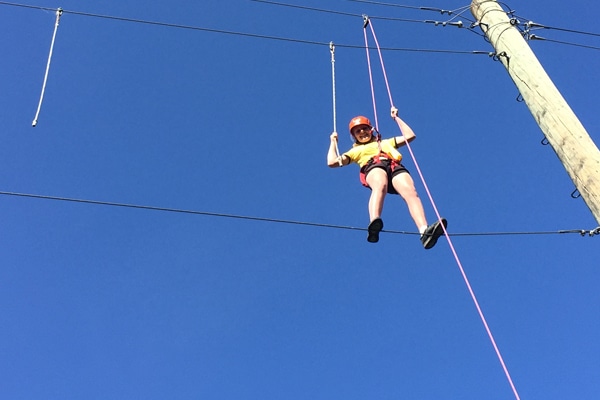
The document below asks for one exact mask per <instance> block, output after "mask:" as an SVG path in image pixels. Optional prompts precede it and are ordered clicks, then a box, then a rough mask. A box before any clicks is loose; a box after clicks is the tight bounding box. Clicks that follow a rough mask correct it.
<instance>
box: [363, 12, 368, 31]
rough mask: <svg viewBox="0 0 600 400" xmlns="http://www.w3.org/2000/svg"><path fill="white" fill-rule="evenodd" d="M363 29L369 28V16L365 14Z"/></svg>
mask: <svg viewBox="0 0 600 400" xmlns="http://www.w3.org/2000/svg"><path fill="white" fill-rule="evenodd" d="M362 17H363V28H366V27H367V26H369V16H368V15H367V14H363V16H362Z"/></svg>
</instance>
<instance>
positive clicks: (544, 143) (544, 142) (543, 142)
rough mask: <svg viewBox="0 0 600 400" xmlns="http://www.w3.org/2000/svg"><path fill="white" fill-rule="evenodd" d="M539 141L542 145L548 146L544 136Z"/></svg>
mask: <svg viewBox="0 0 600 400" xmlns="http://www.w3.org/2000/svg"><path fill="white" fill-rule="evenodd" d="M540 143H541V144H542V146H548V145H549V144H550V142H549V141H548V138H547V137H546V136H544V138H543V139H542V140H541V142H540Z"/></svg>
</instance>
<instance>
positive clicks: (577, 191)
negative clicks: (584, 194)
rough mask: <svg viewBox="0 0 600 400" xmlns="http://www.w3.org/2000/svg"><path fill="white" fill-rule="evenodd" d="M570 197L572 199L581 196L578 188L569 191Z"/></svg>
mask: <svg viewBox="0 0 600 400" xmlns="http://www.w3.org/2000/svg"><path fill="white" fill-rule="evenodd" d="M571 197H572V198H574V199H578V198H580V197H581V193H579V189H575V190H573V192H572V193H571Z"/></svg>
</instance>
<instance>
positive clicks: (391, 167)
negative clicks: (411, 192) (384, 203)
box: [360, 159, 409, 194]
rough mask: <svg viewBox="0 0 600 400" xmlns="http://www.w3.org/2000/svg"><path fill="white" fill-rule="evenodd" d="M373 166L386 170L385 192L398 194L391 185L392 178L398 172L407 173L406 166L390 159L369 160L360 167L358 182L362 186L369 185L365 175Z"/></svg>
mask: <svg viewBox="0 0 600 400" xmlns="http://www.w3.org/2000/svg"><path fill="white" fill-rule="evenodd" d="M374 168H381V169H384V170H385V172H387V176H388V188H387V192H388V193H389V194H398V192H397V191H396V189H394V185H392V179H393V178H394V177H395V176H396V175H399V174H402V173H405V172H406V173H407V174H408V173H409V172H408V170H407V169H406V167H405V166H404V165H402V164H400V163H397V162H394V163H392V161H391V160H387V159H384V160H379V162H369V163H367V164H366V165H365V166H364V167H362V168H361V169H360V182H361V183H362V184H363V186H365V187H368V188H369V189H370V187H369V185H368V184H367V175H368V174H369V172H371V171H372V170H373V169H374Z"/></svg>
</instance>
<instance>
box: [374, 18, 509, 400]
mask: <svg viewBox="0 0 600 400" xmlns="http://www.w3.org/2000/svg"><path fill="white" fill-rule="evenodd" d="M365 21H366V22H365V24H364V26H363V31H364V35H365V47H366V50H367V64H368V66H369V79H370V81H371V94H372V97H373V107H374V109H375V112H376V106H375V94H374V89H373V77H372V73H371V61H370V57H369V46H368V40H367V29H366V27H367V25H368V26H370V27H371V33H372V35H373V39H374V40H375V44H376V46H377V52H378V53H379V60H380V62H381V69H382V71H383V77H384V79H385V85H386V88H387V91H388V97H389V100H390V106H391V108H392V111H391V114H392V117H394V119H395V121H396V123H397V124H398V128H399V129H400V132H402V125H403V121H402V120H401V119H400V118H399V117H398V116H397V109H396V108H395V107H394V102H393V100H392V93H391V90H390V85H389V82H388V79H387V74H386V72H385V65H384V63H383V57H382V55H381V48H380V47H379V42H378V41H377V36H376V35H375V30H374V28H373V23H369V21H368V19H365ZM395 111H396V112H395ZM405 144H406V147H407V149H408V151H409V153H410V155H411V157H412V160H413V162H414V165H415V169H416V170H417V172H418V174H419V177H420V178H421V182H422V183H423V186H424V188H425V191H426V192H427V196H428V197H429V200H430V202H431V205H432V207H433V209H434V211H435V214H436V216H437V218H438V221H441V220H442V218H441V216H440V213H439V211H438V209H437V206H436V204H435V202H434V200H433V196H432V195H431V192H430V191H429V187H428V186H427V182H425V178H424V177H423V173H422V172H421V168H420V167H419V164H418V163H417V160H416V157H415V155H414V153H413V151H412V149H411V145H410V144H409V142H408V140H406V141H405ZM441 226H442V228H443V230H444V235H445V236H446V239H447V240H448V244H449V245H450V249H451V250H452V253H453V255H454V258H455V260H456V263H457V265H458V268H459V270H460V272H461V274H462V276H463V280H464V281H465V284H466V285H467V289H468V290H469V293H470V294H471V298H472V300H473V303H474V304H475V308H476V309H477V312H478V313H479V317H480V318H481V321H482V323H483V326H484V327H485V330H486V332H487V334H488V337H489V339H490V342H491V343H492V346H493V347H494V350H495V352H496V355H497V357H498V360H499V361H500V364H501V365H502V368H503V370H504V374H505V376H506V378H507V380H508V382H509V384H510V386H511V388H512V391H513V393H514V395H515V398H516V399H517V400H520V397H519V393H518V392H517V389H516V387H515V385H514V383H513V380H512V378H511V376H510V373H509V372H508V368H507V367H506V364H505V363H504V359H503V358H502V354H501V353H500V350H499V348H498V346H497V345H496V340H495V339H494V336H493V335H492V331H491V330H490V328H489V326H488V323H487V320H486V318H485V315H484V314H483V311H482V310H481V307H480V306H479V301H478V300H477V297H476V296H475V292H474V291H473V289H472V287H471V284H470V282H469V279H468V278H467V275H466V273H465V270H464V268H463V266H462V263H461V261H460V258H459V257H458V254H457V253H456V250H455V248H454V245H453V243H452V240H451V239H450V235H448V231H447V230H446V227H445V226H444V224H441Z"/></svg>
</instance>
